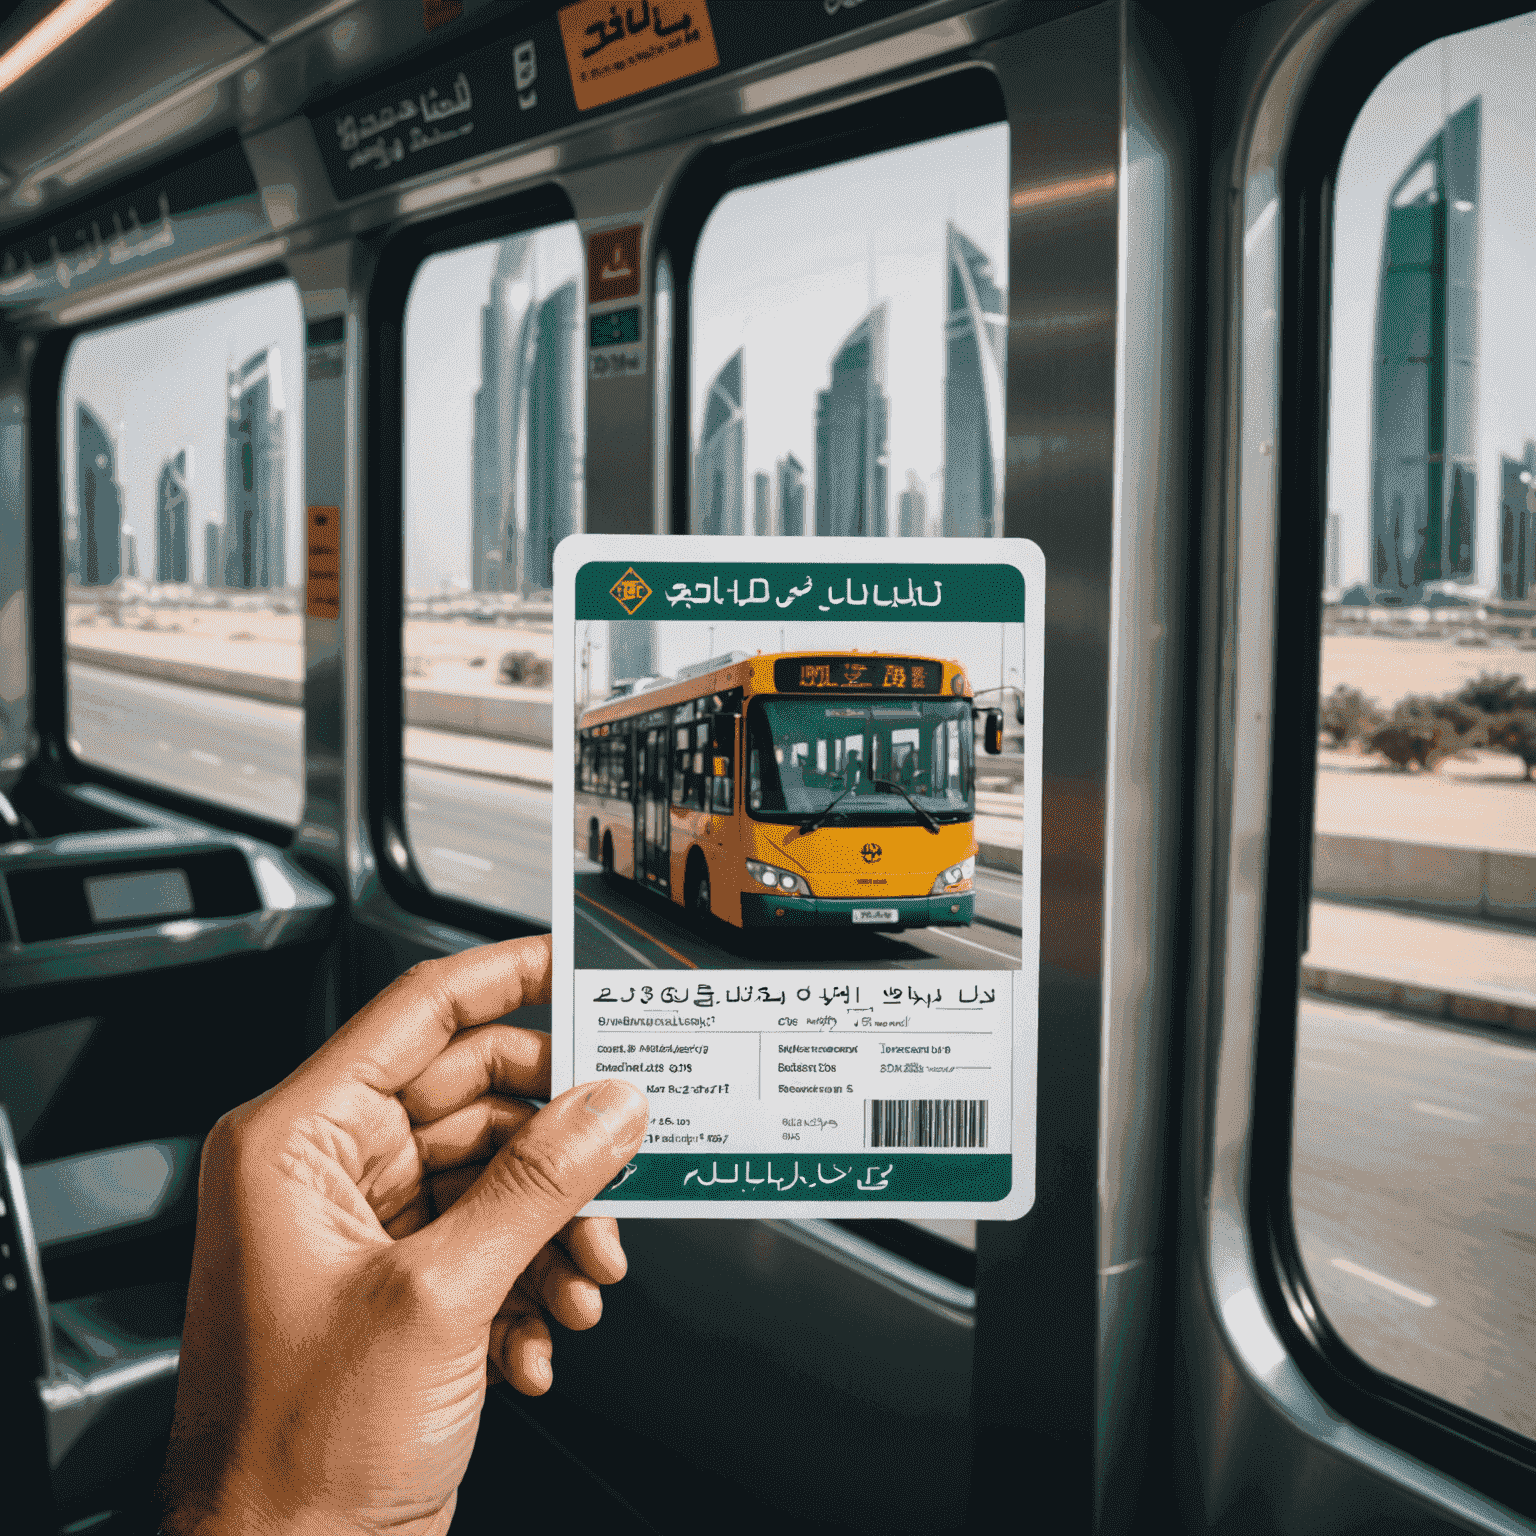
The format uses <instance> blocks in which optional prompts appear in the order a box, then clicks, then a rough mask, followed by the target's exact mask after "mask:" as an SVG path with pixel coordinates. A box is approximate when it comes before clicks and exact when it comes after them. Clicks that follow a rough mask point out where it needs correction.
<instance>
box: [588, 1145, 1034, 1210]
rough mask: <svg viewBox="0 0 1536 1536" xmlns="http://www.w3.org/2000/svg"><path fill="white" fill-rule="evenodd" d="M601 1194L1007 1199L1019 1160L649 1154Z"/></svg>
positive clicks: (975, 1155)
mask: <svg viewBox="0 0 1536 1536" xmlns="http://www.w3.org/2000/svg"><path fill="white" fill-rule="evenodd" d="M631 1166H632V1167H633V1169H634V1171H633V1172H632V1173H626V1174H625V1175H624V1177H623V1179H622V1182H620V1183H618V1184H616V1185H613V1186H610V1187H609V1188H608V1189H605V1190H604V1191H603V1192H602V1194H601V1195H599V1196H598V1199H600V1200H697V1201H699V1202H700V1203H701V1204H704V1203H707V1202H709V1201H711V1200H738V1201H740V1200H751V1201H756V1202H758V1203H759V1204H762V1205H774V1204H778V1203H780V1202H784V1201H795V1200H829V1201H831V1200H837V1201H843V1200H859V1201H864V1200H869V1201H878V1200H980V1201H992V1200H1002V1199H1004V1198H1005V1197H1006V1196H1007V1194H1008V1192H1009V1190H1010V1189H1011V1188H1012V1187H1013V1159H1012V1158H1011V1157H1010V1156H1009V1155H1008V1154H1007V1153H1006V1152H1003V1153H992V1152H890V1153H881V1152H841V1153H829V1154H827V1155H826V1156H822V1157H818V1156H816V1155H815V1154H814V1153H813V1154H811V1155H809V1156H807V1155H805V1154H801V1155H799V1156H795V1157H778V1156H773V1157H700V1156H698V1155H697V1154H693V1153H686V1152H642V1153H641V1154H640V1155H639V1156H638V1157H637V1158H635V1160H634V1163H633V1164H632V1165H631Z"/></svg>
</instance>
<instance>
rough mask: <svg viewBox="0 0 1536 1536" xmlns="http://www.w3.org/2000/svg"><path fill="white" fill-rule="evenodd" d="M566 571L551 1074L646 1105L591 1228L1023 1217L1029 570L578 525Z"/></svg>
mask: <svg viewBox="0 0 1536 1536" xmlns="http://www.w3.org/2000/svg"><path fill="white" fill-rule="evenodd" d="M554 569H555V610H554V624H555V721H556V727H555V767H554V775H555V778H554V818H555V820H554V825H555V836H554V861H553V876H554V892H555V900H554V909H553V915H554V944H555V974H554V1006H553V1025H552V1028H553V1045H554V1070H553V1078H554V1083H553V1086H554V1090H555V1092H557V1093H558V1092H561V1091H562V1090H564V1089H566V1088H569V1087H571V1086H572V1085H573V1084H575V1083H579V1082H586V1081H591V1080H594V1079H598V1078H602V1077H606V1076H610V1075H611V1076H617V1077H623V1078H625V1079H627V1080H628V1081H630V1082H631V1083H633V1084H634V1085H635V1086H636V1087H638V1088H640V1089H642V1090H643V1091H644V1093H645V1094H646V1096H647V1099H648V1100H649V1103H650V1112H651V1113H650V1125H649V1127H648V1129H647V1132H646V1137H645V1141H644V1142H643V1143H642V1145H641V1148H640V1151H639V1152H638V1153H637V1154H636V1155H635V1157H634V1159H633V1161H632V1162H630V1163H629V1165H628V1166H627V1167H625V1168H624V1169H623V1170H622V1172H621V1173H620V1174H619V1176H618V1178H617V1179H615V1180H614V1182H613V1183H612V1184H611V1185H610V1186H609V1187H608V1188H607V1189H606V1190H604V1192H603V1194H602V1195H601V1196H600V1197H599V1198H598V1199H597V1200H596V1201H595V1202H593V1204H592V1205H591V1206H590V1207H589V1208H588V1209H589V1210H592V1211H604V1212H609V1213H612V1214H620V1213H622V1214H624V1215H626V1216H669V1217H676V1216H690V1215H696V1216H713V1217H720V1216H761V1215H769V1214H771V1215H775V1216H795V1217H803V1216H821V1217H828V1216H857V1215H880V1216H918V1217H922V1216H926V1217H935V1216H950V1217H981V1218H990V1219H994V1220H995V1219H999V1218H1003V1219H1007V1218H1011V1217H1015V1216H1020V1215H1022V1214H1023V1213H1024V1212H1025V1211H1027V1210H1028V1209H1029V1207H1030V1206H1031V1204H1032V1203H1033V1201H1034V1187H1035V1185H1034V1180H1035V1067H1036V1049H1035V1042H1036V1027H1037V1020H1036V1004H1037V992H1038V972H1039V926H1040V719H1041V698H1042V695H1041V642H1042V637H1043V632H1044V622H1043V614H1044V584H1045V561H1044V558H1043V557H1042V555H1041V553H1040V550H1039V549H1038V548H1037V547H1036V546H1035V545H1034V544H1031V543H1029V542H1027V541H1025V540H1016V539H976V540H970V539H922V540H918V539H910V540H908V539H899V540H898V539H843V538H817V539H773V540H769V539H752V538H724V537H707V538H628V537H611V536H597V535H588V536H580V537H575V538H569V539H566V540H564V541H563V542H562V543H561V545H560V546H559V548H558V550H557V551H556V554H555V568H554Z"/></svg>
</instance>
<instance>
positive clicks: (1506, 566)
mask: <svg viewBox="0 0 1536 1536" xmlns="http://www.w3.org/2000/svg"><path fill="white" fill-rule="evenodd" d="M1499 489H1500V492H1501V494H1500V496H1499V596H1500V597H1502V598H1503V599H1504V600H1505V601H1506V602H1519V601H1521V600H1522V599H1524V598H1527V597H1530V596H1531V595H1532V594H1533V593H1536V443H1531V442H1527V443H1526V445H1525V456H1524V457H1523V458H1519V459H1512V458H1510V457H1508V455H1506V454H1500V455H1499Z"/></svg>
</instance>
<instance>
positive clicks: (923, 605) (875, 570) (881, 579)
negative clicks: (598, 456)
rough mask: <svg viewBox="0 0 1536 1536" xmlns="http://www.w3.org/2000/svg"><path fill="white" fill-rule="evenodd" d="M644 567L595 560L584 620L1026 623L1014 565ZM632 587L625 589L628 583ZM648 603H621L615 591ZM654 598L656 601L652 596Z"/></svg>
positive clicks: (579, 576)
mask: <svg viewBox="0 0 1536 1536" xmlns="http://www.w3.org/2000/svg"><path fill="white" fill-rule="evenodd" d="M814 564H815V574H814V576H813V575H812V574H811V569H810V565H811V562H806V563H804V564H799V565H792V564H783V563H778V562H772V561H763V562H761V563H753V564H746V563H743V562H738V561H721V562H719V563H718V564H714V563H705V562H701V561H659V560H658V561H647V562H646V563H645V564H643V565H641V564H638V563H637V564H634V565H628V564H624V563H621V562H619V561H614V560H593V561H589V562H588V563H587V564H586V565H584V566H582V567H581V569H580V570H579V571H577V573H576V617H577V618H578V619H614V620H617V621H620V622H622V621H623V620H624V619H625V618H645V619H702V620H707V621H709V622H711V623H717V622H718V621H719V620H721V619H724V618H731V617H735V618H746V617H748V616H749V613H750V610H752V609H754V608H756V609H759V610H761V611H762V612H763V613H764V614H772V615H773V616H774V619H775V621H778V620H780V619H812V620H825V619H826V618H827V617H828V616H829V615H834V616H836V618H837V619H838V620H839V621H840V622H844V623H853V622H857V621H859V620H861V619H869V620H890V619H900V620H902V621H903V622H904V623H914V622H916V623H943V624H957V623H958V624H981V623H997V622H999V621H1001V622H1005V623H1006V622H1010V621H1012V622H1017V621H1019V620H1021V619H1022V618H1023V617H1024V578H1023V576H1022V575H1021V574H1020V573H1019V571H1018V569H1017V567H1015V566H1013V565H1008V564H1004V563H1002V562H999V563H998V564H996V565H991V564H987V565H982V564H958V563H957V564H950V565H929V564H925V563H923V562H922V561H920V560H914V561H913V562H911V563H910V564H908V563H906V562H901V563H899V564H893V563H891V562H890V561H882V562H880V563H879V564H871V565H867V566H866V565H851V564H846V563H832V562H826V561H820V560H818V561H815V562H814ZM626 582H627V583H628V585H626ZM636 582H639V583H641V584H643V586H644V587H646V588H648V589H649V591H648V592H647V597H646V599H642V600H641V601H640V602H634V601H633V598H631V600H630V601H624V600H623V599H622V598H621V596H620V595H617V594H616V593H615V590H614V589H615V588H618V590H619V593H623V594H636V593H638V591H639V588H638V587H637V586H636V585H635V583H636ZM652 594H654V595H652Z"/></svg>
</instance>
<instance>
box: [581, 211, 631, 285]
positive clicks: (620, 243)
mask: <svg viewBox="0 0 1536 1536" xmlns="http://www.w3.org/2000/svg"><path fill="white" fill-rule="evenodd" d="M639 292H640V226H639V225H638V224H626V225H625V226H624V228H623V229H602V230H599V231H598V232H597V233H596V234H595V235H588V236H587V303H588V304H601V303H603V301H604V300H606V299H632V298H634V296H635V295H636V294H637V293H639Z"/></svg>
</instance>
